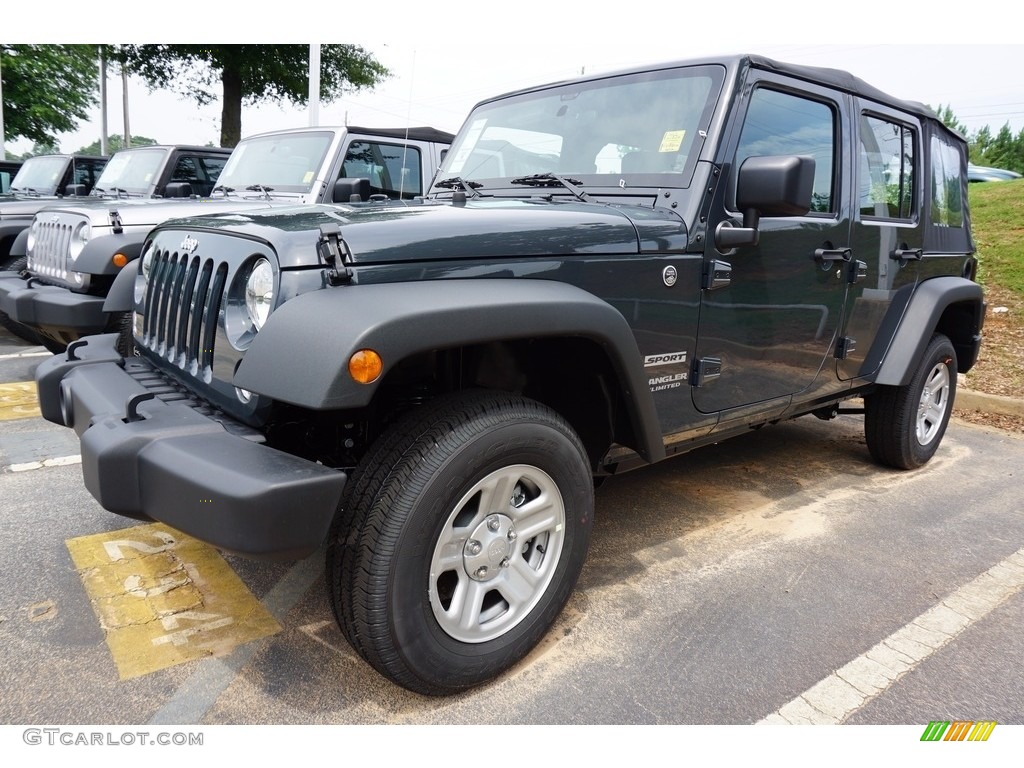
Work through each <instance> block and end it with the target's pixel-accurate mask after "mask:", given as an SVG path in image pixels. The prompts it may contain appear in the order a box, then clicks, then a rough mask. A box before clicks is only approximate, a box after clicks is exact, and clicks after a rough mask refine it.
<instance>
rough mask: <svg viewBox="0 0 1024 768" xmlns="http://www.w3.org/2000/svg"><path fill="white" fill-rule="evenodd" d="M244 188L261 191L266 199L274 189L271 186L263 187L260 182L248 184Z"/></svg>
mask: <svg viewBox="0 0 1024 768" xmlns="http://www.w3.org/2000/svg"><path fill="white" fill-rule="evenodd" d="M246 189H247V190H249V191H250V192H262V193H263V196H264V197H265V198H267V200H269V199H270V193H271V192H273V191H274V188H273V187H265V186H263V185H262V184H250V185H249V186H248V187H246Z"/></svg>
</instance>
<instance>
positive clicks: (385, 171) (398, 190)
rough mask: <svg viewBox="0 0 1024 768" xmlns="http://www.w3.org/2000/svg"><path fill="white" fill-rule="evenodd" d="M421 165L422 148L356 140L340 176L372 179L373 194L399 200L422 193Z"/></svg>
mask: <svg viewBox="0 0 1024 768" xmlns="http://www.w3.org/2000/svg"><path fill="white" fill-rule="evenodd" d="M420 168H422V163H421V161H420V150H419V149H418V148H416V147H412V146H404V145H400V144H378V143H377V142H369V141H354V142H352V144H351V145H350V146H349V148H348V152H347V153H346V155H345V161H344V162H343V163H342V166H341V176H342V178H349V179H355V178H364V179H369V180H370V191H371V192H372V193H373V194H384V195H387V196H388V197H389V198H391V199H392V200H400V199H409V198H413V197H416V196H417V195H422V194H423V179H422V178H421V174H420Z"/></svg>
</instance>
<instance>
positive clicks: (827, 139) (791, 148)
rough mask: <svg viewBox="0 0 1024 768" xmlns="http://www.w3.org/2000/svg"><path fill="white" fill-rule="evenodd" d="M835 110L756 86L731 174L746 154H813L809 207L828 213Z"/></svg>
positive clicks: (831, 179)
mask: <svg viewBox="0 0 1024 768" xmlns="http://www.w3.org/2000/svg"><path fill="white" fill-rule="evenodd" d="M835 121H836V116H835V111H834V110H833V109H832V107H830V106H829V105H828V104H826V103H824V102H821V101H815V100H813V99H809V98H805V97H803V96H797V95H795V94H792V93H786V92H784V91H776V90H772V89H769V88H763V87H762V88H758V89H757V90H755V91H754V93H753V94H752V95H751V97H750V107H749V108H748V109H747V116H746V118H745V119H744V121H743V132H742V133H741V134H740V143H739V147H738V148H737V150H736V162H735V164H734V166H733V174H736V173H737V172H738V171H739V167H740V166H741V165H742V164H743V161H744V160H746V159H747V158H748V157H762V156H769V155H803V156H807V157H812V158H814V190H813V193H812V196H811V211H812V212H814V213H831V212H832V211H833V210H834V206H833V190H834V189H835V188H836V187H835V178H834V176H835V167H836V164H835V156H836V129H835Z"/></svg>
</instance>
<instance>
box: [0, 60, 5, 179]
mask: <svg viewBox="0 0 1024 768" xmlns="http://www.w3.org/2000/svg"><path fill="white" fill-rule="evenodd" d="M3 81H4V73H3V69H2V68H0V160H6V159H7V150H6V149H4V136H6V134H5V133H4V84H3Z"/></svg>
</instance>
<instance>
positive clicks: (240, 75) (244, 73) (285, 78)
mask: <svg viewBox="0 0 1024 768" xmlns="http://www.w3.org/2000/svg"><path fill="white" fill-rule="evenodd" d="M110 58H111V59H113V60H116V61H119V62H121V63H122V64H124V65H125V66H126V67H127V69H128V71H129V72H132V73H134V74H136V75H138V76H140V77H141V78H142V79H143V80H145V81H146V83H147V84H148V85H149V87H150V88H170V89H172V90H176V91H178V92H179V93H181V94H182V95H184V96H186V97H189V98H193V99H195V101H196V102H197V103H198V104H200V105H202V104H209V103H210V102H212V101H214V100H215V99H216V98H217V97H218V94H217V93H216V92H215V90H214V85H215V83H219V84H220V94H219V95H220V97H221V98H222V99H223V107H222V111H221V146H223V147H233V146H235V145H236V144H237V143H238V141H239V139H241V137H242V104H243V103H244V104H246V105H252V104H256V103H259V102H263V101H275V102H277V103H281V102H282V101H288V102H291V103H293V104H296V105H299V106H302V105H304V104H306V102H307V100H308V97H309V46H308V45H120V46H113V47H112V49H111V51H110ZM389 74H390V72H388V70H387V69H386V68H385V67H384V65H383V64H381V63H380V62H378V61H377V60H376V59H374V58H373V57H372V56H371V55H370V54H369V53H368V52H367V51H365V50H363V49H362V48H361V47H359V46H357V45H323V46H321V49H320V98H321V99H322V100H323V101H325V102H329V101H332V100H334V99H337V98H339V97H340V96H341V94H342V93H343V92H346V91H356V90H360V89H362V88H369V87H372V86H374V85H376V84H377V83H379V82H380V81H382V80H383V79H384V78H386V77H387V76H388V75H389Z"/></svg>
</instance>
